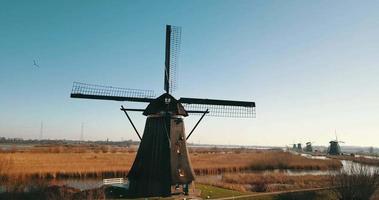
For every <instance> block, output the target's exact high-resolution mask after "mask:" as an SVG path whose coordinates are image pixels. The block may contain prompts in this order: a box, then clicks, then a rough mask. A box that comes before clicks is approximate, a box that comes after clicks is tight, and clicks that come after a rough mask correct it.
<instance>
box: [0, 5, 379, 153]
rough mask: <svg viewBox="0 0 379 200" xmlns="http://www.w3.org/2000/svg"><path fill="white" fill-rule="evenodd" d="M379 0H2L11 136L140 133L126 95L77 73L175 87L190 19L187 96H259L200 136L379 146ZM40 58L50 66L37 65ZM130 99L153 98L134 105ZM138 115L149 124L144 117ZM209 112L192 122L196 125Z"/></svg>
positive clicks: (183, 65)
mask: <svg viewBox="0 0 379 200" xmlns="http://www.w3.org/2000/svg"><path fill="white" fill-rule="evenodd" d="M378 9H379V1H370V0H367V1H355V0H354V1H349V0H343V1H302V0H299V1H282V0H278V1H268V0H262V1H253V0H249V1H240V0H230V1H227V0H207V1H204V0H199V1H140V0H139V1H115V0H114V1H92V0H91V1H83V0H81V1H76V0H75V1H68V0H67V1H38V0H35V1H14V0H9V1H8V0H1V1H0V91H1V93H0V136H5V137H22V138H38V137H39V131H40V123H41V121H43V123H44V132H43V137H44V138H50V139H63V138H66V139H79V138H80V127H81V123H82V122H83V123H84V129H85V130H84V138H85V139H89V140H97V139H102V140H104V139H106V138H109V139H111V140H120V139H121V138H123V139H137V137H136V136H135V134H134V132H133V129H132V127H131V126H130V124H129V123H128V121H127V119H126V117H125V116H124V115H123V113H122V112H120V111H119V107H120V105H121V103H120V102H112V101H96V100H78V99H70V98H69V95H70V91H71V86H72V82H73V81H80V82H87V83H95V84H103V85H113V86H120V87H129V88H139V89H153V90H155V91H156V94H160V93H162V92H163V66H164V36H165V25H166V24H172V25H178V26H182V51H181V56H180V60H179V62H180V67H179V89H178V90H177V91H176V93H175V94H174V95H175V96H176V97H181V96H184V97H200V98H201V97H204V98H219V99H235V100H253V101H255V102H256V104H257V118H256V119H227V118H211V117H206V118H205V120H204V121H203V122H202V123H201V124H200V125H199V128H198V129H197V131H196V132H195V133H194V135H193V137H192V138H191V142H200V143H208V144H209V143H212V144H242V145H286V144H290V143H292V142H299V141H300V142H306V141H314V142H316V144H317V145H326V144H327V142H328V141H329V140H330V139H333V138H334V130H335V129H336V130H337V133H338V134H339V138H340V139H342V140H344V141H345V142H346V144H347V145H365V146H379V144H378V143H379V12H378ZM34 59H35V60H37V62H38V64H39V65H40V67H39V68H37V67H33V60H34ZM124 105H126V106H129V107H138V108H140V107H141V106H143V105H139V104H137V105H135V104H130V103H127V102H126V103H124ZM132 117H133V119H134V121H135V122H136V124H137V127H138V129H139V130H140V132H142V130H143V126H144V120H145V117H143V116H142V115H141V114H140V113H133V114H132ZM198 118H199V116H191V117H188V118H187V120H186V123H187V130H190V129H191V128H192V126H193V125H194V123H195V122H196V120H197V119H198Z"/></svg>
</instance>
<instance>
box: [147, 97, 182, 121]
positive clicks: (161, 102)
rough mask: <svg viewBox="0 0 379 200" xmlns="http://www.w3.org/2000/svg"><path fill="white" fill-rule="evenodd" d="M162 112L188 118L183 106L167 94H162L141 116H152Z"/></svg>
mask: <svg viewBox="0 0 379 200" xmlns="http://www.w3.org/2000/svg"><path fill="white" fill-rule="evenodd" d="M163 112H168V113H170V114H171V115H181V116H185V117H186V116H188V113H187V111H186V110H185V109H184V107H183V105H182V104H181V103H180V102H179V101H178V100H177V99H175V98H174V97H173V96H171V95H170V94H168V93H165V94H162V95H161V96H159V97H158V98H156V99H154V100H153V101H152V102H151V103H150V104H149V105H148V106H147V107H146V109H145V111H144V112H143V115H145V116H148V115H154V114H160V113H163Z"/></svg>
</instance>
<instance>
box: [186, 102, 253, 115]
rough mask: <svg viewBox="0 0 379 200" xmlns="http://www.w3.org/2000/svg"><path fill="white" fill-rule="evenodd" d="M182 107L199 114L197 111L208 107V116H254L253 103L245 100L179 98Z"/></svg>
mask: <svg viewBox="0 0 379 200" xmlns="http://www.w3.org/2000/svg"><path fill="white" fill-rule="evenodd" d="M179 102H181V103H182V105H183V106H184V108H185V109H186V110H187V111H188V112H190V113H191V111H196V112H193V114H201V112H198V111H205V110H207V109H208V111H209V114H207V115H208V116H214V117H233V118H255V103H254V102H247V101H229V100H215V99H197V98H180V99H179Z"/></svg>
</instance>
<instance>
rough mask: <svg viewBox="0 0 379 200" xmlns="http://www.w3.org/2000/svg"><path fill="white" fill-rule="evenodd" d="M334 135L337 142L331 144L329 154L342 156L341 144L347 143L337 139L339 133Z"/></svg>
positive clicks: (333, 141) (332, 141)
mask: <svg viewBox="0 0 379 200" xmlns="http://www.w3.org/2000/svg"><path fill="white" fill-rule="evenodd" d="M334 134H335V135H336V139H335V140H331V141H330V142H329V147H328V151H327V152H328V154H329V155H341V154H342V152H341V147H340V145H339V144H340V143H345V142H343V141H339V140H338V137H337V132H336V131H334Z"/></svg>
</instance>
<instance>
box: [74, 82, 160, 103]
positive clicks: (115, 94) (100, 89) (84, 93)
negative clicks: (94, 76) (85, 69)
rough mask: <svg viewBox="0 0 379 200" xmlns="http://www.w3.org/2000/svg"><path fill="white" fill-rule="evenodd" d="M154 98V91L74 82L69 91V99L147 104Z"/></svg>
mask: <svg viewBox="0 0 379 200" xmlns="http://www.w3.org/2000/svg"><path fill="white" fill-rule="evenodd" d="M154 97H155V95H154V91H152V90H139V89H129V88H119V87H112V86H103V85H94V84H87V83H79V82H74V84H73V86H72V90H71V98H84V99H99V100H114V101H135V102H146V103H149V102H151V101H152V100H153V98H154Z"/></svg>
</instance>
